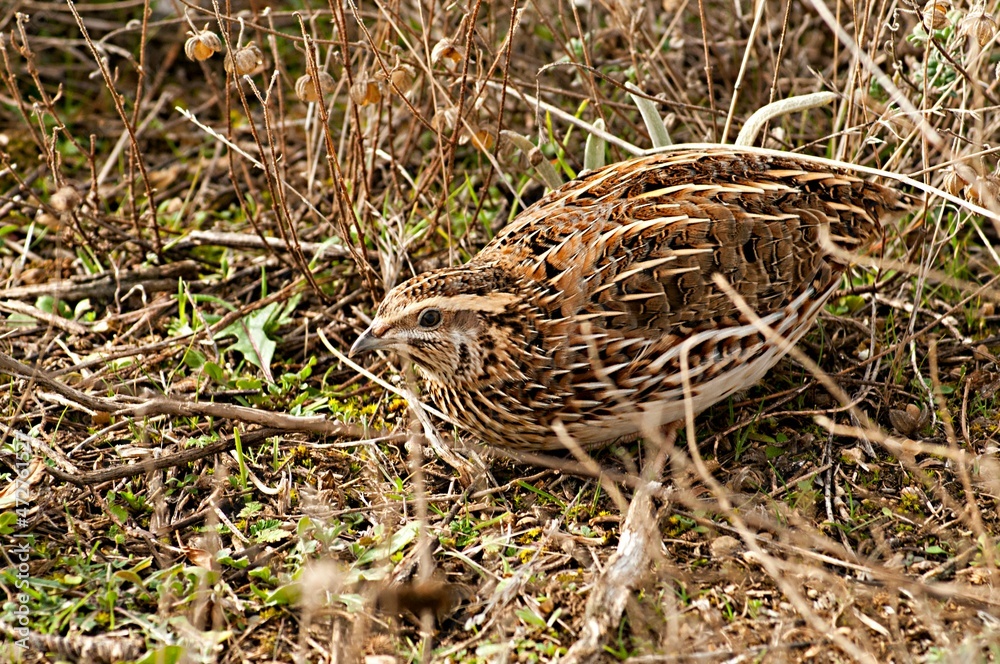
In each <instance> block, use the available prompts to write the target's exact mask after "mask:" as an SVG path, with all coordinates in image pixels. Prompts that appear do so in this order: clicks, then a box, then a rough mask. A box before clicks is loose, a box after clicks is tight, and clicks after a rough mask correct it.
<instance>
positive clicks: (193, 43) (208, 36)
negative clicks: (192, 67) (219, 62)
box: [184, 26, 222, 60]
mask: <svg viewBox="0 0 1000 664" xmlns="http://www.w3.org/2000/svg"><path fill="white" fill-rule="evenodd" d="M188 34H189V35H191V37H190V38H189V39H188V40H187V41H186V42H184V55H186V56H187V57H188V60H208V59H209V58H210V57H212V56H213V55H215V54H216V53H218V52H219V51H221V50H222V40H220V39H219V36H218V35H217V34H215V33H214V32H212V31H211V30H209V29H208V26H205V29H204V30H202V31H200V32H199V33H198V34H193V33H191V32H189V33H188Z"/></svg>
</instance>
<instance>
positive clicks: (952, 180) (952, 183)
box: [942, 168, 965, 196]
mask: <svg viewBox="0 0 1000 664" xmlns="http://www.w3.org/2000/svg"><path fill="white" fill-rule="evenodd" d="M942 187H943V189H944V190H945V191H947V192H948V193H949V194H951V195H952V196H958V195H959V194H960V193H962V189H964V188H965V180H963V179H962V176H961V175H959V174H958V171H956V170H955V169H954V168H952V169H951V170H949V171H948V174H947V175H945V176H944V184H943V185H942Z"/></svg>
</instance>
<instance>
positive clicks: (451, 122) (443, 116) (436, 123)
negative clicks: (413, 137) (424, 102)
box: [431, 107, 458, 133]
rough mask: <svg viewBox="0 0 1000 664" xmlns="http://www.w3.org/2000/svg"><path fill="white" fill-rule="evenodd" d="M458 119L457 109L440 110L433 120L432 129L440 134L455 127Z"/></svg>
mask: <svg viewBox="0 0 1000 664" xmlns="http://www.w3.org/2000/svg"><path fill="white" fill-rule="evenodd" d="M457 119H458V109H457V108H454V107H453V108H446V109H438V110H437V112H436V113H435V114H434V117H433V118H431V127H432V128H433V129H434V131H436V132H438V133H440V132H443V131H446V130H448V129H451V128H452V127H454V126H455V121H456V120H457Z"/></svg>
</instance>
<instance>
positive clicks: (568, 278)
mask: <svg viewBox="0 0 1000 664" xmlns="http://www.w3.org/2000/svg"><path fill="white" fill-rule="evenodd" d="M902 201H903V196H902V195H901V194H900V193H899V192H897V191H895V190H893V189H890V188H887V187H884V186H881V185H877V184H872V183H869V182H866V181H864V180H862V179H860V178H859V177H857V176H855V175H852V174H850V173H848V172H847V171H841V170H834V169H827V168H819V167H817V166H815V165H814V164H812V163H810V162H808V161H806V160H804V159H800V158H797V157H795V156H793V155H787V156H778V155H774V154H763V153H761V152H758V151H749V150H740V149H738V148H733V147H728V146H727V147H721V146H720V147H719V148H711V149H698V150H681V151H671V152H667V153H663V154H658V155H655V156H649V157H643V158H639V159H635V160H632V161H627V162H622V163H619V164H614V165H611V166H608V167H606V168H603V169H600V170H598V171H593V172H590V173H586V174H584V175H583V176H582V177H581V178H580V179H578V180H575V181H573V182H570V183H568V184H566V185H565V186H563V187H562V188H560V189H558V190H556V191H553V192H551V193H550V194H548V195H547V196H545V198H544V199H542V200H541V201H539V202H538V203H536V204H535V205H532V206H531V207H530V208H528V209H527V210H525V211H524V212H523V213H521V214H520V215H519V216H518V217H517V219H515V220H514V222H513V223H511V224H510V226H508V227H507V228H505V229H504V230H503V231H502V232H501V233H500V234H499V235H498V236H497V237H496V238H494V240H493V241H492V242H490V243H489V244H488V245H487V246H486V247H485V248H484V249H483V250H482V251H481V252H480V253H479V254H478V255H477V256H476V257H475V258H473V259H472V260H471V261H470V262H469V263H468V264H466V265H464V266H462V267H454V268H445V269H441V270H434V271H432V272H428V273H426V274H423V275H420V276H417V277H414V278H413V279H410V280H409V281H407V282H405V283H403V284H401V285H399V286H397V287H396V288H394V289H392V290H391V291H390V292H389V293H388V294H387V295H386V297H385V300H384V301H383V302H382V304H381V306H380V307H379V309H378V312H377V314H376V316H375V319H374V320H373V321H372V324H371V326H370V327H369V328H368V329H367V330H366V331H365V332H364V334H363V335H362V336H361V337H359V339H358V341H357V342H356V343H355V345H354V347H353V348H352V349H351V351H352V353H356V352H359V351H365V350H371V349H374V348H383V349H391V350H395V351H398V352H400V353H401V354H403V355H405V356H407V357H410V358H411V359H412V360H413V361H414V362H415V363H416V364H417V365H418V366H419V367H420V368H421V370H422V374H423V375H424V377H425V379H426V396H428V397H429V398H430V400H431V401H432V402H433V404H434V405H435V406H436V407H437V408H438V409H439V410H441V411H442V412H443V413H445V414H446V415H447V416H448V417H449V418H450V419H451V420H452V421H453V422H454V423H455V424H457V425H458V426H460V427H462V428H464V429H466V430H468V431H470V432H472V433H473V434H475V435H476V436H477V437H479V438H480V439H482V440H483V441H485V442H486V443H489V444H492V445H498V446H502V447H506V448H515V449H523V450H546V449H556V448H560V447H562V445H561V443H560V442H559V440H558V438H557V437H556V435H555V433H554V432H553V430H552V425H553V423H555V422H556V421H561V422H562V423H563V424H564V425H565V426H566V429H567V431H568V433H569V435H570V436H571V437H572V438H573V439H574V440H575V441H576V442H577V443H578V444H579V445H581V446H583V447H593V446H598V445H602V444H606V443H610V442H613V441H616V440H624V439H629V438H634V437H636V436H637V435H638V434H639V432H640V431H642V430H647V431H648V430H650V427H653V426H659V425H663V424H667V423H670V422H674V421H678V420H681V419H683V417H684V403H683V399H684V396H683V389H682V386H681V354H682V353H685V352H686V353H687V354H688V364H689V367H690V369H689V377H690V382H691V386H692V399H693V406H694V411H695V412H696V413H697V412H700V411H702V410H704V409H705V408H708V407H709V406H710V405H712V404H713V403H716V402H718V401H720V400H722V399H725V398H726V397H728V396H730V395H732V394H733V393H735V392H737V391H739V390H742V389H744V388H747V387H749V386H751V385H753V384H754V383H756V382H757V381H759V380H760V379H761V378H762V377H763V375H764V374H765V372H766V371H767V370H768V369H770V368H771V367H772V366H773V365H774V364H775V363H776V362H777V361H778V360H779V359H780V357H781V356H782V354H783V353H782V352H781V351H780V350H779V349H778V348H777V347H776V346H775V345H774V344H772V343H767V342H765V339H764V337H763V336H762V334H761V333H760V331H759V330H758V329H757V328H756V327H754V325H753V324H752V323H751V322H750V321H749V320H748V319H747V318H746V317H745V316H743V315H741V314H740V312H739V311H738V309H737V308H736V306H735V305H734V303H733V302H732V301H731V299H730V298H729V297H727V296H726V294H725V293H724V292H723V291H721V290H720V289H719V288H718V287H717V286H716V285H715V283H714V282H713V279H712V275H713V274H715V273H719V274H721V275H722V276H723V277H724V278H725V279H726V280H727V281H728V282H729V283H730V284H732V285H733V287H734V289H735V290H736V291H737V292H738V293H739V294H740V295H741V296H742V297H743V298H744V299H745V301H746V302H747V304H748V305H749V306H750V307H751V308H752V309H753V310H754V311H755V312H756V313H757V315H758V316H760V317H761V319H763V320H764V321H765V322H766V323H767V324H768V325H770V326H772V327H773V328H774V329H776V330H778V331H779V332H780V333H781V334H782V335H783V336H784V337H786V338H787V339H789V340H791V341H795V340H797V339H799V338H800V337H801V336H802V334H804V333H805V332H806V330H808V328H809V327H810V326H811V325H812V323H813V321H814V320H815V318H816V316H817V314H818V313H819V310H820V309H821V308H822V306H823V304H824V303H825V301H826V299H827V298H828V297H829V295H830V293H832V292H833V290H834V289H835V288H836V287H837V284H838V282H839V280H840V277H841V275H842V274H843V272H844V270H845V269H846V268H847V265H846V264H845V263H844V262H842V261H841V260H840V259H837V258H835V257H832V256H830V255H828V253H827V252H825V251H824V250H823V248H822V246H823V245H822V243H821V240H820V236H821V233H822V231H821V227H826V230H827V231H828V233H829V237H830V239H831V240H832V241H833V242H835V243H836V244H837V245H839V246H841V247H843V248H845V249H846V250H848V251H852V252H862V251H864V250H865V249H866V247H868V246H869V245H870V244H871V243H872V242H873V241H874V240H875V239H876V238H877V237H878V236H879V234H880V229H881V224H882V222H883V221H884V217H886V216H887V215H889V214H892V213H896V212H901V211H902V210H903V209H904V207H905V206H904V204H903V202H902ZM685 341H686V342H687V343H685Z"/></svg>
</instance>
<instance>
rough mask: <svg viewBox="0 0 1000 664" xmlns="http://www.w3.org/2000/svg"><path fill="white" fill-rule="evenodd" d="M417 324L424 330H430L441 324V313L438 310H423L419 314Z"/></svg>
mask: <svg viewBox="0 0 1000 664" xmlns="http://www.w3.org/2000/svg"><path fill="white" fill-rule="evenodd" d="M417 323H418V324H419V325H420V327H422V328H424V329H425V330H430V329H433V328H435V327H437V326H438V325H440V324H441V311H440V310H439V309H424V310H423V311H422V312H420V318H418V319H417Z"/></svg>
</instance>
